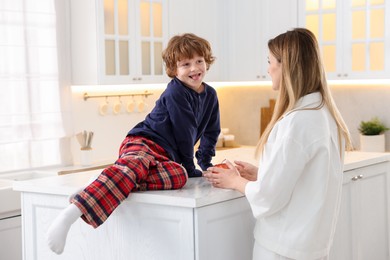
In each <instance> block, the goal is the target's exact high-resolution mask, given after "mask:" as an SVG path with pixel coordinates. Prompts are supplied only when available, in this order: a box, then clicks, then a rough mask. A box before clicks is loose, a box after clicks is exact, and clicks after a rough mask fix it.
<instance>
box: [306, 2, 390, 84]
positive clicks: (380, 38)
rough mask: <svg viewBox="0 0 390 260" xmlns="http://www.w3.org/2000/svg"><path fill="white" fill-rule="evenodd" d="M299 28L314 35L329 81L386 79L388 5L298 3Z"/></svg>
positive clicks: (389, 69) (389, 54)
mask: <svg viewBox="0 0 390 260" xmlns="http://www.w3.org/2000/svg"><path fill="white" fill-rule="evenodd" d="M299 25H300V26H302V27H307V28H308V29H310V30H311V31H313V32H314V33H315V34H316V36H317V39H318V41H319V44H320V47H321V52H322V57H323V60H324V64H325V70H326V72H327V75H328V78H329V79H371V78H373V79H377V78H388V75H389V73H390V48H389V44H390V43H389V37H388V35H389V33H390V2H389V1H385V0H375V1H368V0H347V1H335V0H316V1H312V0H306V1H299Z"/></svg>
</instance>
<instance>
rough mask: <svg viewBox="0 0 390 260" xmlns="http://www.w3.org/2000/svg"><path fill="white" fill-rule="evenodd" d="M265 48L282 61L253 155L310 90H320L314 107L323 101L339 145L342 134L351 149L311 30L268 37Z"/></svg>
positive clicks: (349, 140)
mask: <svg viewBox="0 0 390 260" xmlns="http://www.w3.org/2000/svg"><path fill="white" fill-rule="evenodd" d="M268 48H269V51H270V52H271V53H272V55H273V56H274V57H275V58H276V59H277V60H278V62H280V63H281V65H282V76H281V80H280V86H279V93H278V97H277V99H276V103H275V108H274V113H273V115H272V118H271V121H270V123H269V124H268V126H267V127H266V129H265V130H264V132H263V134H262V135H261V137H260V140H259V142H258V145H257V149H256V155H257V156H259V155H260V154H261V153H262V151H263V149H264V146H265V143H266V142H267V139H268V137H269V134H270V132H271V130H272V129H273V127H274V126H275V124H276V123H277V122H278V121H279V120H280V119H281V117H282V116H283V115H284V114H285V113H287V112H289V111H290V110H292V109H293V108H294V106H295V104H296V102H297V101H298V100H299V99H300V98H301V97H303V96H305V95H307V94H310V93H313V92H319V93H321V95H322V103H321V105H320V106H319V107H318V108H316V109H319V108H321V107H322V106H323V105H324V104H325V105H326V106H327V107H328V109H329V111H330V113H331V115H332V116H333V118H334V119H335V121H336V124H337V127H338V132H339V142H340V143H339V145H340V147H341V144H342V140H341V138H340V137H341V136H343V137H344V139H345V148H346V149H347V150H351V149H352V142H351V137H350V134H349V131H348V128H347V125H346V124H345V122H344V120H343V118H342V117H341V115H340V112H339V111H338V109H337V107H336V105H335V103H334V101H333V98H332V95H331V92H330V89H329V87H328V84H327V82H326V78H325V71H324V68H323V65H322V61H321V57H320V51H319V47H318V43H317V40H316V38H315V36H314V34H313V33H312V32H311V31H309V30H307V29H304V28H295V29H293V30H291V31H287V32H286V33H283V34H280V35H278V36H277V37H275V38H273V39H271V40H269V41H268Z"/></svg>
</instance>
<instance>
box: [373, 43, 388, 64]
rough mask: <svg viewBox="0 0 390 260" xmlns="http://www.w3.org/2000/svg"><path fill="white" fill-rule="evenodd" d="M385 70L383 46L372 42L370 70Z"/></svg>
mask: <svg viewBox="0 0 390 260" xmlns="http://www.w3.org/2000/svg"><path fill="white" fill-rule="evenodd" d="M384 69H385V44H384V43H383V42H373V43H371V44H370V70H371V71H383V70H384Z"/></svg>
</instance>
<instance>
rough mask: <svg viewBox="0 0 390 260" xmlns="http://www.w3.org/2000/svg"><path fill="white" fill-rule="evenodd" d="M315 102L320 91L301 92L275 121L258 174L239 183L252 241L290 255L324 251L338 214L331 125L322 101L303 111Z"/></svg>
mask: <svg viewBox="0 0 390 260" xmlns="http://www.w3.org/2000/svg"><path fill="white" fill-rule="evenodd" d="M320 103H321V94H320V93H312V94H309V95H306V96H304V97H303V98H301V99H300V100H299V101H298V103H297V106H296V107H295V108H294V109H293V110H292V111H290V112H288V113H287V114H286V115H285V116H284V117H283V118H282V119H281V120H280V121H279V122H278V123H277V124H276V125H275V127H274V128H273V130H272V131H271V133H270V135H269V138H268V141H267V143H266V145H265V147H264V151H263V154H262V158H261V159H260V162H259V172H258V179H257V181H254V182H249V183H248V184H247V185H246V187H245V195H246V197H247V199H248V201H249V204H250V206H251V208H252V212H253V215H254V217H255V218H256V227H255V230H254V236H255V240H256V243H260V244H261V245H262V246H263V247H265V248H267V249H269V250H271V251H274V252H276V253H277V254H280V255H283V256H286V257H289V258H294V259H316V258H320V257H323V256H326V255H328V254H329V249H330V246H331V243H332V239H333V235H334V231H335V227H336V222H337V218H338V215H339V207H340V201H341V189H342V180H343V158H340V148H339V141H338V131H337V126H336V123H335V120H334V119H333V117H332V116H331V114H330V113H329V111H328V109H327V107H326V106H325V105H324V106H323V107H322V108H320V109H319V110H304V109H305V108H315V107H318V105H319V104H320ZM343 143H344V142H343ZM341 149H342V154H343V155H344V147H342V148H341ZM342 157H344V156H342Z"/></svg>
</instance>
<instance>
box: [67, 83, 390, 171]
mask: <svg viewBox="0 0 390 260" xmlns="http://www.w3.org/2000/svg"><path fill="white" fill-rule="evenodd" d="M216 89H217V93H218V96H219V102H220V110H221V125H222V127H224V128H229V129H230V132H232V133H234V134H235V140H236V143H239V144H241V145H256V143H257V140H258V138H259V134H260V109H261V107H267V106H268V105H269V99H270V98H275V97H276V92H275V91H273V90H272V88H271V87H270V86H236V87H232V86H229V87H216ZM331 89H332V93H333V96H334V98H335V101H336V104H337V106H338V108H339V110H340V112H341V114H342V115H343V117H344V120H345V121H346V123H347V125H348V127H349V130H350V132H351V135H352V138H353V142H354V145H355V147H356V148H357V149H358V148H359V132H358V130H357V128H358V125H359V123H360V121H362V120H368V119H371V118H372V117H374V116H377V117H379V118H380V119H381V120H383V121H384V123H385V124H386V125H387V126H390V114H389V113H388V112H387V111H388V106H389V105H388V102H389V100H390V86H378V85H373V86H332V88H331ZM163 90H164V89H163V88H161V89H153V90H149V91H150V92H152V93H153V95H151V96H149V97H147V98H146V99H145V102H146V106H145V109H144V111H143V112H138V111H137V110H136V109H135V111H133V112H131V113H129V112H128V111H127V110H126V105H127V104H128V102H129V101H130V100H131V97H122V98H121V102H122V104H123V106H122V109H121V111H120V112H119V113H118V114H114V113H113V111H112V105H113V104H114V103H116V102H117V101H118V98H108V99H107V101H108V105H109V106H108V111H107V114H106V115H104V116H102V115H101V114H100V113H99V108H100V107H101V105H102V103H104V102H106V99H105V98H94V99H88V100H87V101H84V99H83V96H82V93H73V98H72V100H73V126H74V133H75V134H76V133H78V132H80V131H82V130H84V129H87V130H89V131H93V132H94V142H93V147H92V148H93V161H94V162H97V163H98V162H107V161H113V160H115V159H116V158H117V156H118V149H119V146H120V143H121V142H122V140H123V139H124V137H125V135H126V133H127V132H128V131H129V130H130V129H131V128H132V127H133V126H134V125H135V124H137V123H138V122H140V121H142V120H143V119H144V118H145V116H146V115H147V113H148V112H149V111H150V110H151V109H152V108H153V107H154V104H155V102H156V100H157V99H158V97H159V96H160V95H161V93H162V91H163ZM129 91H131V86H129ZM136 101H137V100H136ZM72 151H73V158H74V163H75V164H79V163H80V146H79V144H78V142H77V140H76V137H74V138H72ZM386 151H390V131H388V132H387V133H386Z"/></svg>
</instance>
